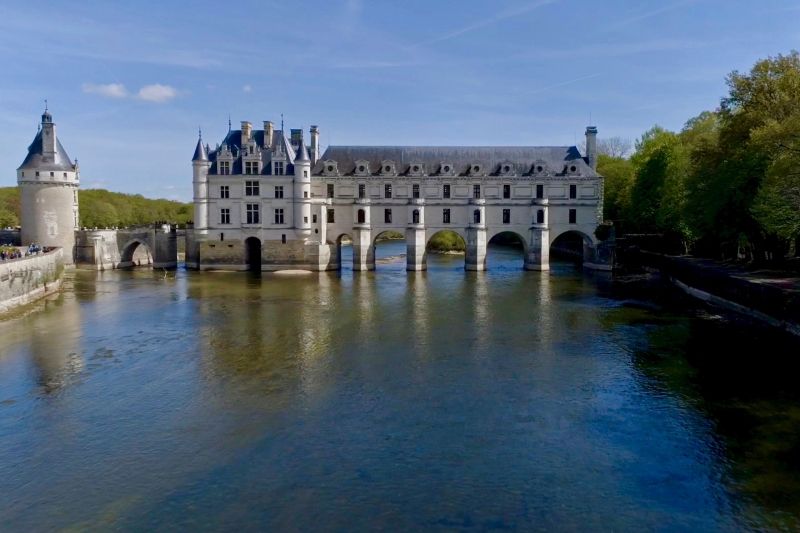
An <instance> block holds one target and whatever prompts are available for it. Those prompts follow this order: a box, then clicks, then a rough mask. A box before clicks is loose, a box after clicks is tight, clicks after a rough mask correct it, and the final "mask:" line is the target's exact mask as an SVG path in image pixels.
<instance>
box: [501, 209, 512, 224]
mask: <svg viewBox="0 0 800 533" xmlns="http://www.w3.org/2000/svg"><path fill="white" fill-rule="evenodd" d="M503 224H511V209H503Z"/></svg>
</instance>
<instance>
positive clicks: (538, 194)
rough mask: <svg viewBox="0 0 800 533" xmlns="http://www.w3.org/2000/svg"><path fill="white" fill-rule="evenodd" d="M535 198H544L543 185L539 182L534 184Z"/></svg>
mask: <svg viewBox="0 0 800 533" xmlns="http://www.w3.org/2000/svg"><path fill="white" fill-rule="evenodd" d="M536 198H544V185H542V184H541V183H540V184H539V185H537V186H536Z"/></svg>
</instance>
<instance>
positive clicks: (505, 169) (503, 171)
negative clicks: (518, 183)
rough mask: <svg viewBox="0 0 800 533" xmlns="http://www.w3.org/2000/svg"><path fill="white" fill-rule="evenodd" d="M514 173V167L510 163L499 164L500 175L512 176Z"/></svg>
mask: <svg viewBox="0 0 800 533" xmlns="http://www.w3.org/2000/svg"><path fill="white" fill-rule="evenodd" d="M514 173H515V168H514V165H513V164H512V163H503V164H502V165H500V175H502V176H512V175H513V174H514Z"/></svg>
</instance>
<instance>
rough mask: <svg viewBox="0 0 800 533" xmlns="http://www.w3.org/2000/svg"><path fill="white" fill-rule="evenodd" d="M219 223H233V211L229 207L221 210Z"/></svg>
mask: <svg viewBox="0 0 800 533" xmlns="http://www.w3.org/2000/svg"><path fill="white" fill-rule="evenodd" d="M219 223H220V224H230V223H231V210H230V209H229V208H227V207H223V208H222V209H220V210H219Z"/></svg>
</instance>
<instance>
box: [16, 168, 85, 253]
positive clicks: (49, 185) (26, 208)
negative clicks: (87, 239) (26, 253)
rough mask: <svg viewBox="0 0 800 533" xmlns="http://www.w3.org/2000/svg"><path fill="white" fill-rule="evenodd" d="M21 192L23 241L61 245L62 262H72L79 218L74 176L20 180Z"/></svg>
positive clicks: (45, 244)
mask: <svg viewBox="0 0 800 533" xmlns="http://www.w3.org/2000/svg"><path fill="white" fill-rule="evenodd" d="M27 172H30V171H27ZM48 174H49V173H48ZM56 174H61V173H60V172H56ZM20 195H21V196H20V225H21V227H22V234H21V242H22V244H23V245H28V244H30V243H34V242H35V243H38V244H40V245H42V246H58V247H61V248H63V249H64V261H65V262H66V263H67V264H72V263H73V248H74V246H75V230H76V229H77V228H76V226H77V217H78V204H77V195H78V188H77V185H76V184H75V182H74V179H73V180H70V179H65V180H64V181H63V182H58V181H51V180H50V179H49V176H48V179H42V181H38V182H36V181H28V180H21V181H20Z"/></svg>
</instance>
